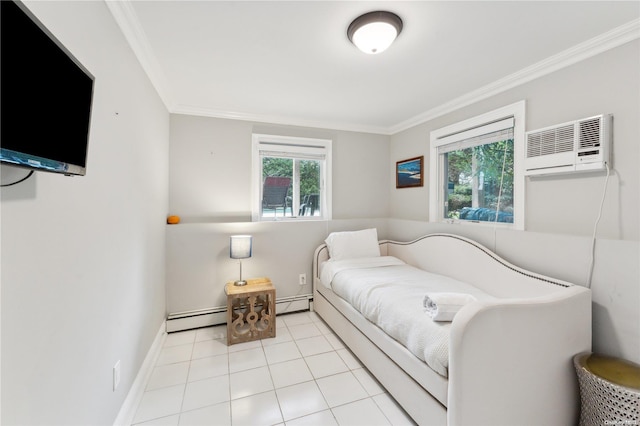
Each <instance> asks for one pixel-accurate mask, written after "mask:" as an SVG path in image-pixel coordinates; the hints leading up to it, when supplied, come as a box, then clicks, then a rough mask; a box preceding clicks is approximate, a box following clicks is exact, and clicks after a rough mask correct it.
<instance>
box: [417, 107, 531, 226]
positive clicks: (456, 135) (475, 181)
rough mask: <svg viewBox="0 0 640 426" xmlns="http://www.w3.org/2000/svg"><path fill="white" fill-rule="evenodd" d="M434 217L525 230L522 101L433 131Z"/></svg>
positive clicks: (432, 186) (431, 196)
mask: <svg viewBox="0 0 640 426" xmlns="http://www.w3.org/2000/svg"><path fill="white" fill-rule="evenodd" d="M430 142H431V163H430V166H431V168H430V170H431V175H430V177H431V179H430V180H431V187H430V203H429V204H430V212H429V214H430V218H431V220H432V221H450V222H460V223H483V222H484V223H492V224H501V226H512V227H515V229H524V175H523V173H522V153H523V146H524V101H523V102H518V103H516V104H513V105H509V106H507V107H504V108H501V109H499V110H495V111H492V112H490V113H487V114H483V115H481V116H478V117H475V118H472V119H469V120H465V121H463V122H460V123H456V124H454V125H451V126H447V127H445V128H442V129H438V130H435V131H433V132H431V141H430Z"/></svg>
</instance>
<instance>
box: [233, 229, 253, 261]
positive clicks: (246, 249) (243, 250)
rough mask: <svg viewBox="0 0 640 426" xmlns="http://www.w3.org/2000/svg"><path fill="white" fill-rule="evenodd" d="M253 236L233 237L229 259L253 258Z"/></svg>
mask: <svg viewBox="0 0 640 426" xmlns="http://www.w3.org/2000/svg"><path fill="white" fill-rule="evenodd" d="M251 245H252V237H251V235H233V236H232V237H231V241H230V243H229V257H231V258H232V259H247V258H249V257H251Z"/></svg>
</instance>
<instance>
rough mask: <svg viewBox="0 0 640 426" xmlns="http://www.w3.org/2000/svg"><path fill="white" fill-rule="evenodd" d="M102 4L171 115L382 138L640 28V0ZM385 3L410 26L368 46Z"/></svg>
mask: <svg viewBox="0 0 640 426" xmlns="http://www.w3.org/2000/svg"><path fill="white" fill-rule="evenodd" d="M107 4H108V5H109V8H110V9H111V11H112V12H113V14H114V17H115V18H116V20H117V22H118V24H119V25H120V27H121V28H122V29H123V32H124V33H125V35H126V36H127V39H128V40H129V42H130V44H131V45H132V47H133V49H134V51H135V52H136V54H137V55H138V57H139V58H140V61H141V63H142V64H143V66H144V67H145V70H146V71H147V73H148V74H149V76H150V78H151V80H152V82H153V83H154V85H155V86H156V88H157V89H158V92H159V93H160V96H161V97H162V99H163V100H164V102H165V103H166V105H167V108H168V109H169V111H170V112H174V113H189V114H197V115H207V116H214V117H226V118H239V119H248V120H255V121H267V122H273V123H286V124H298V125H306V126H317V127H329V128H336V129H347V130H358V131H371V132H378V133H386V134H390V133H395V132H396V131H399V130H402V129H403V128H406V127H408V126H410V125H413V124H417V123H419V122H421V121H424V120H426V119H428V118H432V117H433V116H437V115H438V114H440V113H444V112H446V111H447V110H449V109H452V108H455V107H456V106H461V105H464V104H465V103H469V102H470V101H472V100H474V99H475V100H477V99H478V98H482V97H483V96H485V97H486V96H488V95H490V94H492V93H496V92H499V91H500V90H504V89H505V88H508V87H509V86H510V85H511V86H513V85H515V84H519V83H522V82H524V81H527V79H531V78H534V77H535V76H539V75H542V74H544V73H546V72H550V71H552V70H553V69H557V68H558V67H560V66H566V65H567V64H570V63H574V62H576V61H577V60H580V59H582V58H584V57H587V56H590V55H593V54H596V53H599V52H600V51H603V50H606V49H608V48H611V47H612V46H615V45H619V44H622V43H625V42H628V41H630V40H633V39H635V38H638V37H639V35H640V24H639V22H640V20H639V19H638V17H639V16H640V3H639V2H637V1H626V2H612V1H602V2H600V1H568V2H557V1H532V2H522V1H495V2H494V1H471V2H460V1H409V2H399V1H386V2H367V1H255V2H248V1H183V0H180V1H133V2H132V1H124V2H107ZM383 9H384V10H390V11H392V12H395V13H396V14H398V15H399V16H400V17H401V18H402V20H403V22H404V29H403V31H402V33H401V34H400V36H399V37H398V39H397V40H396V42H395V43H394V44H393V45H392V46H391V47H390V48H389V49H388V50H387V51H385V52H383V53H381V54H379V55H366V54H364V53H361V52H360V51H359V50H357V49H356V48H355V46H353V45H352V44H351V43H350V42H349V40H348V39H347V36H346V31H347V27H348V25H349V23H350V22H351V21H352V20H353V19H355V18H356V17H357V16H359V15H360V14H362V13H365V12H369V11H372V10H383Z"/></svg>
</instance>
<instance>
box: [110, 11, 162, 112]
mask: <svg viewBox="0 0 640 426" xmlns="http://www.w3.org/2000/svg"><path fill="white" fill-rule="evenodd" d="M105 3H106V5H107V7H108V8H109V11H110V12H111V14H112V15H113V18H114V19H115V21H116V23H117V24H118V26H119V27H120V30H121V31H122V34H124V37H125V39H126V40H127V42H128V43H129V46H130V47H131V50H133V53H134V55H135V56H136V58H137V59H138V62H140V65H141V66H142V69H143V70H144V72H145V73H146V74H147V76H148V77H149V80H151V84H152V85H153V87H155V89H156V91H157V92H158V95H159V96H160V99H162V102H163V103H164V105H165V107H166V108H167V109H168V110H170V109H171V105H172V103H173V99H172V96H171V90H170V89H169V84H168V83H167V79H166V77H165V75H164V72H163V71H162V67H161V66H160V63H159V62H158V59H157V58H156V56H155V54H154V53H153V49H152V48H151V44H149V40H148V39H147V35H146V34H145V32H144V29H143V28H142V25H141V24H140V20H139V19H138V15H137V14H136V11H135V10H134V8H133V5H132V3H131V1H130V0H105Z"/></svg>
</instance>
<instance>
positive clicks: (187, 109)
mask: <svg viewBox="0 0 640 426" xmlns="http://www.w3.org/2000/svg"><path fill="white" fill-rule="evenodd" d="M169 112H170V113H172V114H184V115H195V116H202V117H212V118H226V119H229V120H242V121H253V122H258V123H270V124H281V125H286V126H301V127H312V128H318V129H330V130H342V131H347V132H359V133H374V134H377V135H387V136H390V135H391V133H389V129H388V128H386V127H378V126H367V125H362V124H353V123H344V122H338V121H319V120H318V121H316V120H304V119H301V118H295V117H289V116H284V115H282V116H279V115H266V114H248V113H243V112H233V111H224V110H215V109H211V108H204V107H197V106H191V105H176V106H175V107H174V108H171V109H170V110H169Z"/></svg>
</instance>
